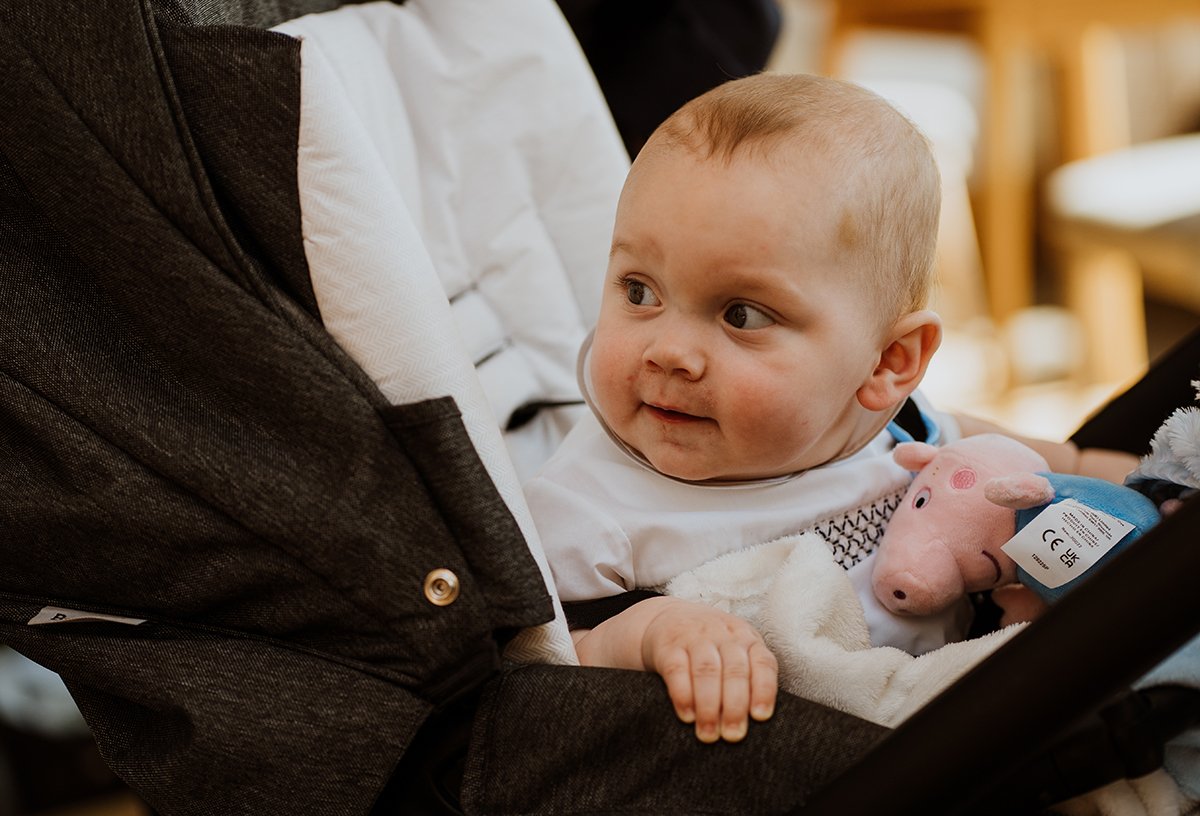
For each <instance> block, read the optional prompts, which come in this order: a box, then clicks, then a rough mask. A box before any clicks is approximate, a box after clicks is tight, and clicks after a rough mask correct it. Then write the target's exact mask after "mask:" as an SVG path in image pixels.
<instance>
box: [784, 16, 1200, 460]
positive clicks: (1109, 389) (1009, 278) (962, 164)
mask: <svg viewBox="0 0 1200 816" xmlns="http://www.w3.org/2000/svg"><path fill="white" fill-rule="evenodd" d="M779 7H780V11H781V13H782V26H781V30H780V34H779V37H778V39H777V41H776V46H775V48H774V49H773V51H772V55H771V59H770V62H769V64H768V68H769V69H770V70H780V71H807V72H815V73H825V74H831V75H834V76H839V77H842V78H846V79H851V80H854V81H857V82H860V83H862V84H864V85H867V86H868V87H871V88H873V89H874V90H876V91H877V92H878V93H880V94H881V95H883V96H885V97H887V98H889V99H891V100H892V101H893V102H894V103H895V104H896V105H897V106H898V107H900V108H901V109H903V110H904V111H905V112H906V113H908V114H909V116H910V118H912V119H913V120H914V121H916V122H917V124H918V125H919V126H920V127H921V128H922V129H923V130H924V131H925V133H926V134H927V135H928V136H929V137H930V139H931V140H932V141H933V143H934V145H935V147H936V149H937V152H938V156H939V160H940V163H941V168H942V175H943V180H944V184H945V190H944V203H943V219H942V231H941V236H940V258H939V268H938V278H939V289H938V294H937V302H936V304H935V305H936V307H937V309H938V310H939V311H940V312H941V314H942V316H943V318H944V319H945V321H946V325H947V329H948V332H947V338H946V341H945V343H944V345H943V347H942V350H941V351H940V352H939V353H938V355H937V357H936V358H935V360H934V363H933V366H932V369H931V371H930V374H929V376H928V378H927V379H926V381H925V385H924V386H923V389H924V390H925V392H926V393H927V394H928V395H929V396H930V397H931V398H932V399H933V401H934V403H935V404H936V405H938V406H939V407H944V408H951V409H954V410H959V411H964V412H967V413H973V414H977V415H980V416H984V417H987V418H990V419H994V420H996V421H998V422H1000V423H1001V424H1003V425H1005V426H1007V427H1010V428H1012V429H1013V430H1017V431H1020V432H1023V433H1027V434H1031V435H1034V436H1043V437H1047V438H1051V439H1063V438H1065V437H1066V436H1068V435H1070V433H1071V432H1072V431H1073V430H1074V429H1075V428H1076V427H1077V426H1078V425H1079V424H1080V423H1081V421H1082V420H1083V419H1084V418H1085V417H1086V416H1087V415H1088V414H1090V413H1091V412H1092V411H1093V410H1094V409H1095V408H1096V407H1097V406H1098V405H1100V404H1101V403H1103V402H1105V401H1106V400H1107V399H1108V398H1109V397H1110V396H1111V395H1112V394H1113V393H1114V392H1116V391H1118V390H1120V389H1121V388H1122V387H1123V386H1124V385H1125V384H1127V383H1128V382H1130V381H1131V380H1134V379H1136V378H1137V377H1138V376H1140V374H1141V373H1142V372H1143V371H1144V370H1145V368H1146V366H1147V363H1148V361H1149V360H1151V359H1153V358H1154V357H1155V356H1157V355H1158V354H1160V353H1161V352H1162V351H1163V350H1164V349H1165V348H1167V347H1169V346H1170V345H1171V344H1173V343H1174V342H1176V341H1177V340H1178V339H1179V338H1180V337H1181V336H1183V335H1184V334H1186V333H1188V332H1190V331H1191V330H1192V329H1193V328H1195V327H1196V326H1197V325H1198V324H1200V134H1198V133H1197V131H1200V2H1195V0H1088V1H1087V2H1077V1H1076V0H1055V2H1038V1H1037V0H843V1H842V2H833V1H832V0H782V2H781V3H780V5H779ZM1198 374H1200V372H1198Z"/></svg>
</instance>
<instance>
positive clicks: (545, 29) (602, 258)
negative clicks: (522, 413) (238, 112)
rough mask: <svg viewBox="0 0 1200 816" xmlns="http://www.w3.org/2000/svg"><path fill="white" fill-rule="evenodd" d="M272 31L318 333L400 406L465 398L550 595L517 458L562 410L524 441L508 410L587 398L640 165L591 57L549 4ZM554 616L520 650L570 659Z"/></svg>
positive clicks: (348, 13) (533, 452)
mask: <svg viewBox="0 0 1200 816" xmlns="http://www.w3.org/2000/svg"><path fill="white" fill-rule="evenodd" d="M278 30H280V31H283V32H284V33H287V34H289V35H291V36H294V37H297V38H299V39H301V40H302V45H301V63H302V65H301V71H302V74H301V121H300V151H299V156H298V174H299V186H300V203H301V217H302V229H303V233H304V244H305V252H306V254H307V258H308V263H309V271H310V277H311V280H312V284H313V289H314V292H315V294H316V298H317V303H318V306H319V308H320V311H321V317H322V320H323V322H324V324H325V327H326V329H327V330H328V331H329V332H330V334H331V335H332V336H333V337H334V338H335V339H336V340H337V342H338V343H339V344H340V345H341V346H342V347H343V348H344V349H345V350H346V351H347V353H349V354H350V355H351V357H352V358H353V359H354V360H355V361H356V362H357V363H358V364H359V365H361V366H362V367H363V369H364V371H366V372H367V374H368V375H370V376H371V377H372V379H374V380H375V382H376V383H377V384H378V385H379V387H380V389H381V390H382V391H383V393H384V394H385V395H386V397H387V398H388V399H389V400H390V401H391V402H393V403H397V404H399V403H405V402H412V401H417V400H422V399H427V398H430V397H435V396H444V395H449V396H452V397H454V399H455V401H456V402H457V403H458V405H459V408H460V409H461V410H462V413H463V419H464V422H465V424H466V426H467V430H468V432H469V434H470V436H471V440H472V442H473V443H474V444H475V447H476V449H477V450H478V451H479V454H480V457H481V458H482V460H483V462H484V464H485V465H486V467H487V469H488V472H489V473H490V475H491V477H492V479H493V481H494V482H495V483H496V486H497V488H498V489H499V491H500V493H501V495H502V496H503V498H504V500H505V501H506V503H507V504H508V506H509V507H510V509H511V510H512V512H513V514H514V516H515V517H516V519H517V522H518V524H519V525H520V527H521V530H522V532H523V533H524V535H525V537H526V540H527V541H528V542H529V545H530V549H531V551H532V552H533V555H534V557H535V559H536V561H537V563H538V565H539V567H540V568H541V570H542V573H543V576H544V577H545V580H546V584H547V586H548V587H550V588H551V591H552V594H554V593H553V580H552V579H551V577H550V572H549V569H548V567H547V565H546V559H545V556H544V554H543V553H542V550H541V544H540V542H539V540H538V537H537V532H536V530H535V528H534V526H533V523H532V520H531V518H530V516H529V511H528V509H527V508H526V506H525V501H524V497H523V495H522V493H521V488H520V479H519V477H518V474H517V471H516V469H515V468H514V465H513V461H514V459H516V460H517V461H520V462H521V463H522V464H523V467H525V468H533V467H536V466H537V464H539V463H540V461H541V460H542V459H544V457H545V456H547V455H548V454H549V453H550V452H551V451H552V450H553V447H554V446H555V445H556V444H557V442H558V440H559V439H560V438H561V436H562V434H563V432H564V430H565V427H566V426H567V425H568V424H569V423H564V422H563V419H562V417H555V416H553V415H552V414H546V415H545V416H543V417H541V418H540V419H541V421H540V422H539V423H536V425H537V427H533V428H529V429H526V430H524V431H522V432H521V433H519V434H514V435H511V437H510V442H511V444H513V445H514V446H516V448H517V449H515V450H513V451H511V452H510V450H509V449H508V448H507V447H506V442H505V440H504V439H503V437H502V436H501V434H500V431H499V423H502V422H503V421H504V420H505V419H506V418H507V415H508V412H510V411H511V408H512V407H515V406H516V405H519V404H520V403H521V402H523V401H524V400H526V399H529V398H532V397H542V398H562V397H570V396H572V395H575V394H576V393H577V388H576V385H575V374H574V371H575V354H576V350H577V348H578V345H579V343H580V341H581V339H582V337H583V335H584V333H585V327H586V326H587V325H590V323H591V322H592V321H594V318H595V315H596V313H597V311H598V303H599V294H600V286H601V281H602V275H603V269H604V266H605V262H606V256H607V249H608V241H609V235H610V232H611V225H612V217H613V212H614V210H615V206H616V198H617V195H618V193H619V190H620V185H621V183H622V181H623V178H624V173H625V170H626V169H627V166H628V160H627V158H626V157H625V154H624V152H623V149H622V148H621V145H620V141H619V139H618V137H617V134H616V131H615V128H614V126H613V124H612V121H611V118H610V117H609V115H608V112H607V109H606V108H605V107H604V104H603V100H602V98H601V96H600V93H599V89H598V87H597V86H596V84H595V80H594V78H593V77H592V75H591V73H590V71H589V70H588V68H587V65H586V61H585V60H584V58H583V55H582V53H581V52H580V50H579V48H578V45H577V44H576V43H575V40H574V38H573V37H572V35H571V33H570V31H569V29H568V28H567V26H566V24H565V22H564V21H563V20H562V18H561V16H560V14H559V12H558V10H557V7H556V6H554V4H553V3H551V2H550V0H509V2H506V3H494V2H488V1H487V0H410V2H408V3H406V4H405V5H402V6H401V5H394V4H391V3H386V2H384V3H374V4H367V5H361V6H347V7H344V8H341V9H338V10H337V11H333V12H328V13H324V14H319V15H309V16H307V17H302V18H299V19H297V20H293V21H290V22H288V23H285V24H283V25H282V26H279V27H278ZM448 296H456V297H454V305H453V307H452V306H451V304H450V301H449V297H448ZM483 357H486V360H485V361H484V362H483V363H481V364H480V366H479V370H478V372H476V370H475V369H474V368H473V366H472V363H473V362H475V361H477V360H479V359H481V358H483ZM555 609H556V613H557V617H556V619H555V621H554V622H552V623H551V624H547V625H546V626H543V627H539V628H537V629H535V630H530V631H527V632H525V633H522V635H521V636H519V637H518V638H517V639H516V640H515V641H514V642H513V643H512V644H511V645H510V647H509V652H508V654H509V655H510V656H511V657H513V658H515V659H523V660H546V661H552V662H568V663H569V662H574V661H575V654H574V649H573V647H572V645H571V641H570V636H569V634H568V633H567V630H566V626H565V623H564V621H563V617H562V610H561V607H560V606H559V604H558V601H557V598H556V599H555Z"/></svg>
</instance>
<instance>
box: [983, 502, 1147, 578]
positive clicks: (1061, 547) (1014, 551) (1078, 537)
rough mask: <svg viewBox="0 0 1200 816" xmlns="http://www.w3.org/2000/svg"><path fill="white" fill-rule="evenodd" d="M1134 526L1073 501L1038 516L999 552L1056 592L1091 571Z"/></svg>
mask: <svg viewBox="0 0 1200 816" xmlns="http://www.w3.org/2000/svg"><path fill="white" fill-rule="evenodd" d="M1132 530H1133V525H1132V524H1130V523H1129V522H1127V521H1124V520H1123V519H1119V518H1116V517H1115V516H1110V515H1109V514H1108V513H1103V512H1101V511H1099V510H1096V509H1094V508H1091V507H1087V506H1086V505H1083V504H1080V503H1079V502H1077V501H1075V500H1074V499H1063V500H1062V501H1060V502H1058V503H1057V504H1052V505H1050V506H1049V507H1047V508H1046V509H1045V510H1043V511H1042V512H1040V513H1038V514H1037V516H1035V517H1034V519H1033V520H1032V521H1030V522H1029V524H1027V525H1025V527H1024V529H1022V530H1021V531H1020V532H1019V533H1017V534H1016V535H1015V536H1013V537H1012V538H1010V539H1009V540H1008V542H1007V543H1005V544H1004V545H1003V546H1002V547H1001V548H1000V549H1002V550H1004V552H1005V553H1006V554H1007V555H1008V557H1009V558H1011V559H1012V560H1013V561H1016V562H1017V564H1018V565H1019V566H1021V568H1022V569H1024V570H1025V571H1026V572H1028V573H1029V574H1030V575H1032V576H1033V577H1034V578H1035V579H1037V581H1038V582H1039V583H1041V584H1042V585H1043V586H1046V587H1048V588H1050V589H1057V588H1058V587H1060V586H1062V585H1063V584H1065V583H1067V582H1069V581H1073V580H1074V579H1076V578H1078V577H1079V576H1080V575H1083V574H1084V573H1085V572H1087V571H1088V570H1089V569H1091V568H1092V565H1094V564H1095V563H1096V562H1097V561H1099V560H1100V559H1101V558H1103V557H1104V555H1105V553H1107V552H1108V551H1109V550H1111V549H1112V548H1113V547H1115V546H1116V544H1117V542H1119V541H1120V540H1121V539H1122V538H1124V537H1125V536H1127V535H1129V533H1130V532H1131V531H1132Z"/></svg>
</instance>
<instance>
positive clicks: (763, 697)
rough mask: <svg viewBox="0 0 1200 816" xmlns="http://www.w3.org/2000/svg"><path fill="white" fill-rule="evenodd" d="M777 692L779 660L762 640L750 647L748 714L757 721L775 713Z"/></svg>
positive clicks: (768, 717)
mask: <svg viewBox="0 0 1200 816" xmlns="http://www.w3.org/2000/svg"><path fill="white" fill-rule="evenodd" d="M778 693H779V661H777V660H776V659H775V655H774V654H772V653H771V650H770V649H768V648H767V646H766V644H764V643H763V642H762V641H758V642H757V643H754V644H753V645H751V647H750V716H751V717H753V718H754V719H756V720H758V721H759V722H763V721H764V720H769V719H771V715H772V714H774V713H775V697H776V695H777V694H778Z"/></svg>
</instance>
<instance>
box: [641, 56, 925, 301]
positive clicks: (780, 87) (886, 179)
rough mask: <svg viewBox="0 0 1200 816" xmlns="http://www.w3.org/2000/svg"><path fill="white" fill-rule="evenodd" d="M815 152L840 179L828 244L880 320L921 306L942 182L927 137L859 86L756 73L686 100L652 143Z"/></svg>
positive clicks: (767, 153)
mask: <svg viewBox="0 0 1200 816" xmlns="http://www.w3.org/2000/svg"><path fill="white" fill-rule="evenodd" d="M785 143H786V144H787V145H793V144H796V145H804V146H805V147H806V148H811V149H813V150H817V151H820V152H821V153H822V154H823V157H824V159H825V160H827V161H829V162H830V163H831V164H833V165H834V167H835V169H836V170H837V171H839V172H840V173H842V175H843V176H844V177H845V189H846V191H847V195H846V197H845V199H844V200H845V201H846V202H847V206H846V211H845V212H843V213H842V215H841V220H840V222H839V223H840V227H839V230H838V235H837V236H836V239H837V240H838V241H839V242H840V243H841V245H842V246H843V247H845V248H846V249H847V250H848V251H850V252H852V253H855V254H856V255H857V256H858V257H859V258H860V259H861V260H860V264H861V265H862V266H863V267H864V269H865V272H866V283H867V284H868V285H869V286H870V287H871V289H872V290H873V294H874V295H875V296H876V298H877V299H878V302H879V304H880V307H881V309H882V311H883V312H884V317H885V319H888V320H892V319H895V318H896V317H898V316H900V315H901V314H904V313H906V312H909V311H913V310H916V309H920V308H923V307H924V306H925V304H926V302H927V301H928V299H929V294H930V289H931V288H932V284H933V261H934V250H935V248H936V243H937V227H938V211H939V208H940V206H941V181H940V178H939V175H938V170H937V164H936V163H935V161H934V158H933V152H932V150H931V148H930V146H929V142H928V140H926V138H925V137H924V136H923V135H922V134H921V132H920V131H919V130H917V128H916V126H914V125H913V124H912V122H910V121H909V120H908V119H907V118H905V117H904V116H903V115H902V114H901V113H899V112H898V111H897V110H896V109H895V108H893V107H892V106H891V105H889V104H888V103H887V102H885V101H884V100H883V99H881V98H880V97H878V96H876V95H875V94H873V93H871V92H870V91H868V90H866V89H865V88H862V87H859V86H857V85H854V84H851V83H849V82H843V81H840V80H836V79H830V78H828V77H819V76H811V75H807V74H757V75H755V76H750V77H746V78H744V79H738V80H733V81H730V82H726V83H724V84H723V85H720V86H718V87H717V88H714V89H713V90H711V91H709V92H708V93H705V94H704V95H702V96H699V97H697V98H696V99H693V100H692V101H690V102H688V103H687V104H686V105H684V106H683V107H682V108H680V109H679V110H678V111H676V112H675V113H674V114H672V115H671V117H670V118H668V119H667V120H666V121H665V122H664V123H663V124H662V125H660V126H659V128H658V130H656V131H655V132H654V134H653V135H652V136H651V137H650V140H649V141H648V143H647V145H648V146H654V145H678V146H682V147H684V148H686V149H689V150H692V151H694V152H696V153H698V154H700V155H701V156H703V157H704V158H715V159H719V160H723V161H726V162H728V161H731V160H732V159H733V157H734V155H735V154H737V153H739V152H741V151H749V152H753V153H755V154H757V155H758V156H759V157H762V158H770V157H771V156H772V153H773V151H774V149H775V148H777V147H781V146H784V145H785Z"/></svg>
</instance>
